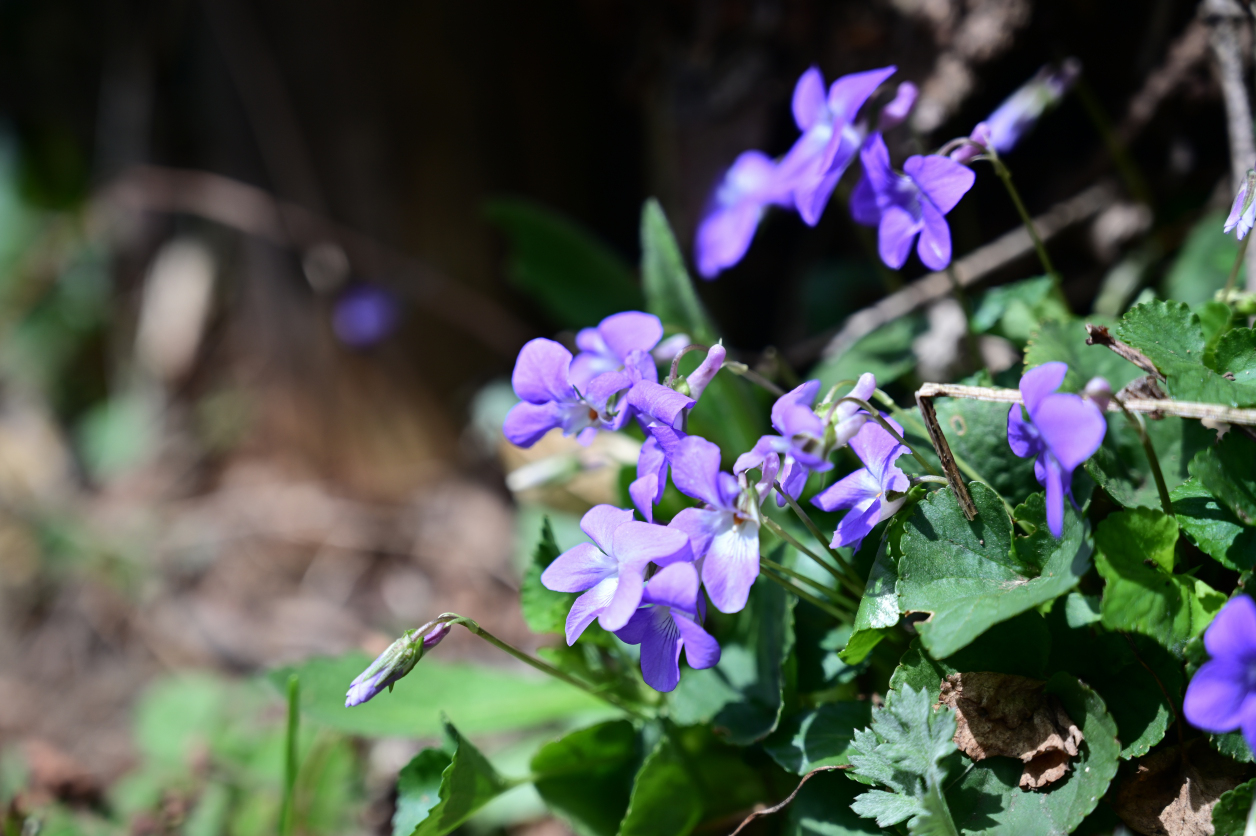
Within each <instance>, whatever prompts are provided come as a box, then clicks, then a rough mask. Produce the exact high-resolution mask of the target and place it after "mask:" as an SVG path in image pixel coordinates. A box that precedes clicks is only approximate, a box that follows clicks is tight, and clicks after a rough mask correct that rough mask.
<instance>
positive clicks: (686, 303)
mask: <svg viewBox="0 0 1256 836" xmlns="http://www.w3.org/2000/svg"><path fill="white" fill-rule="evenodd" d="M641 284H642V288H643V289H644V291H645V299H646V306H647V308H648V309H649V311H650V313H652V314H654V315H655V316H657V317H658V318H659V319H661V320H663V324H664V325H667V326H671V327H672V328H675V329H677V330H679V331H683V332H684V333H686V334H688V335H689V336H690V337H692V338H693V339H694V341H695V342H698V343H703V344H705V345H710V344H711V343H713V342H715V341H716V340H717V339H719V337H718V335H717V332H716V330H715V326H714V325H713V324H712V322H711V317H710V316H709V315H708V314H707V312H706V309H705V308H703V307H702V302H701V300H699V299H698V294H697V292H696V291H695V290H694V286H693V280H692V279H691V278H690V277H689V271H688V270H687V269H686V268H685V258H684V256H683V255H681V252H680V246H679V245H678V244H677V243H676V236H675V235H674V234H673V233H672V227H671V225H670V224H669V223H668V222H667V215H666V214H664V212H663V207H662V206H660V205H659V202H658V201H657V200H655V199H654V198H650V199H649V200H647V201H646V202H645V205H644V206H642V207H641Z"/></svg>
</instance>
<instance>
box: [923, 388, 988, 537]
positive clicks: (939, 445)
mask: <svg viewBox="0 0 1256 836" xmlns="http://www.w3.org/2000/svg"><path fill="white" fill-rule="evenodd" d="M925 385H926V386H928V385H930V384H925ZM974 388H975V387H974ZM922 392H924V389H923V388H922V389H921V390H920V392H917V393H916V405H917V406H919V407H920V416H921V417H922V418H924V421H925V429H927V430H928V431H929V440H930V441H932V442H933V450H934V452H936V453H937V454H938V461H940V462H941V463H942V471H943V472H944V473H945V474H946V482H947V484H948V485H950V486H951V493H953V494H955V499H956V501H957V502H959V507H960V510H961V511H963V512H964V516H965V517H967V518H968V519H969V520H975V519H976V518H977V505H976V503H974V502H973V498H972V495H971V494H969V493H968V486H967V485H965V484H964V477H962V476H961V475H960V472H959V467H957V466H956V464H955V455H954V454H953V453H951V445H950V444H948V443H947V440H946V435H945V434H944V433H943V432H942V428H941V427H940V426H938V413H937V412H936V411H935V410H934V408H933V399H932V398H931V397H930V396H929V395H926V394H921V393H922Z"/></svg>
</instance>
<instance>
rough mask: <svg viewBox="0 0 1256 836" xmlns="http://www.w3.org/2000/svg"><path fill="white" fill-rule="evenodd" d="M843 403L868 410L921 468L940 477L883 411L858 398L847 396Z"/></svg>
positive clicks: (870, 415)
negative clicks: (847, 402)
mask: <svg viewBox="0 0 1256 836" xmlns="http://www.w3.org/2000/svg"><path fill="white" fill-rule="evenodd" d="M842 401H849V402H851V403H853V404H858V405H859V406H861V407H863V408H864V409H865V410H867V412H868V417H869V418H871V419H872V420H873V421H876V422H877V423H878V424H880V425H881V427H882V428H883V429H884V430H885V431H886V432H887V433H889V434H890V435H891V436H892V437H893V438H894V440H895V441H897V442H898V443H899V444H901V445H903V446H904V447H906V448H907V449H908V450H910V451H911V454H912V455H913V456H915V458H916V461H918V462H920V466H921V467H923V468H924V469H925V470H927V471H929V472H930V473H932V474H933V475H934V476H937V475H939V474H938V471H937V468H935V467H934V466H933V465H931V464H929V462H927V461H925V458H924V456H921V455H920V454H919V453H917V452H916V448H915V447H913V446H911V443H910V442H908V441H907V439H905V438H903V436H902V434H901V433H899V431H898V430H896V429H894V427H893V425H892V424H890V422H889V421H887V420H885V417H884V416H882V415H881V410H879V409H876V408H875V407H873V405H872V404H870V403H868V402H867V401H865V400H863V399H862V398H856V397H852V396H850V395H847V396H846V397H844V398H842V399H841V400H839V401H838V403H841V402H842Z"/></svg>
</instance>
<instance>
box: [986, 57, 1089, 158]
mask: <svg viewBox="0 0 1256 836" xmlns="http://www.w3.org/2000/svg"><path fill="white" fill-rule="evenodd" d="M1081 72H1082V64H1081V62H1080V61H1078V60H1077V59H1076V58H1068V59H1066V60H1065V61H1064V62H1063V63H1061V64H1060V65H1059V66H1058V67H1053V66H1051V65H1049V64H1048V65H1047V66H1044V67H1043V68H1042V69H1040V70H1038V72H1037V73H1036V74H1035V75H1034V77H1033V78H1031V79H1030V80H1029V81H1027V82H1025V83H1024V84H1023V85H1021V87H1020V89H1018V90H1017V91H1016V92H1015V93H1013V94H1012V95H1010V96H1008V97H1007V98H1006V99H1005V100H1004V101H1003V104H1001V105H999V106H998V107H997V108H995V110H994V112H993V113H991V114H990V116H989V117H987V118H986V123H987V125H988V126H989V131H990V141H989V142H987V143H982V144H983V145H986V146H987V147H988V148H993V149H994V151H995V152H996V153H998V154H1006V153H1007V152H1008V151H1011V150H1012V149H1013V148H1015V147H1016V144H1017V143H1018V142H1020V140H1021V137H1023V136H1024V135H1025V134H1027V133H1028V132H1029V131H1030V129H1031V128H1033V126H1034V125H1035V124H1037V122H1038V119H1039V118H1040V117H1041V116H1042V114H1043V113H1045V112H1046V111H1047V110H1048V109H1049V108H1052V107H1054V106H1055V105H1056V104H1057V103H1058V102H1059V101H1060V99H1062V98H1063V97H1064V94H1065V93H1067V92H1068V91H1069V88H1071V87H1072V86H1073V83H1074V82H1075V81H1077V77H1078V76H1079V75H1081Z"/></svg>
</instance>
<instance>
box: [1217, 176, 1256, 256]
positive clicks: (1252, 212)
mask: <svg viewBox="0 0 1256 836" xmlns="http://www.w3.org/2000/svg"><path fill="white" fill-rule="evenodd" d="M1253 225H1256V170H1253V169H1250V168H1249V169H1248V170H1247V176H1246V177H1244V178H1243V182H1242V183H1240V184H1239V190H1238V192H1237V193H1236V194H1235V195H1234V203H1233V204H1232V205H1231V206H1230V215H1229V217H1227V218H1226V219H1225V229H1224V231H1225V232H1226V233H1227V234H1228V233H1229V232H1230V230H1232V229H1234V228H1235V227H1237V228H1238V231H1239V232H1238V236H1237V237H1238V239H1239V240H1240V241H1242V240H1243V237H1244V236H1245V235H1247V233H1249V232H1251V231H1252V226H1253Z"/></svg>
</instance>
